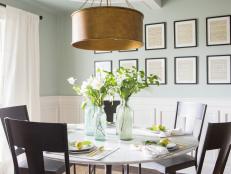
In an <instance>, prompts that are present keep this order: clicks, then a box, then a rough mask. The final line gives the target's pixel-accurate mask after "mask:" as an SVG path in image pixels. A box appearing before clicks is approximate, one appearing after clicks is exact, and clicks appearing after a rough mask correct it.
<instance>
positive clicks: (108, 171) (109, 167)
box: [105, 165, 112, 174]
mask: <svg viewBox="0 0 231 174" xmlns="http://www.w3.org/2000/svg"><path fill="white" fill-rule="evenodd" d="M105 174H112V165H106V166H105Z"/></svg>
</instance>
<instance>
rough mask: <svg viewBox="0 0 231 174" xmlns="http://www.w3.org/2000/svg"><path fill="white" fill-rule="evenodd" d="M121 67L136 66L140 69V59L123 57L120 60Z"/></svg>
mask: <svg viewBox="0 0 231 174" xmlns="http://www.w3.org/2000/svg"><path fill="white" fill-rule="evenodd" d="M119 67H123V68H127V69H131V68H133V67H135V68H136V69H137V70H138V59H123V60H119Z"/></svg>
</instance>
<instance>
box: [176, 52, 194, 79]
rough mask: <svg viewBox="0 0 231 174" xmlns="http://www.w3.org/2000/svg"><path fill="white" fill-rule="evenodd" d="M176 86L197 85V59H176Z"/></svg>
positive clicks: (186, 57)
mask: <svg viewBox="0 0 231 174" xmlns="http://www.w3.org/2000/svg"><path fill="white" fill-rule="evenodd" d="M174 61H175V62H174V63H175V84H197V83H198V79H197V57H196V56H185V57H175V60H174Z"/></svg>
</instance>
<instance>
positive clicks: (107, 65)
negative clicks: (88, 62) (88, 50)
mask: <svg viewBox="0 0 231 174" xmlns="http://www.w3.org/2000/svg"><path fill="white" fill-rule="evenodd" d="M94 66H95V67H94V71H95V72H94V74H95V76H96V77H97V78H103V75H102V73H100V72H97V71H98V70H99V69H100V70H103V71H109V72H112V61H111V60H107V61H95V62H94Z"/></svg>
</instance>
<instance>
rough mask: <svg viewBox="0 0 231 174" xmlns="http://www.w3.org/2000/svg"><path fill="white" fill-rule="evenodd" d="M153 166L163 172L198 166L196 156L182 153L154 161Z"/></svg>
mask: <svg viewBox="0 0 231 174" xmlns="http://www.w3.org/2000/svg"><path fill="white" fill-rule="evenodd" d="M153 165H154V166H153V168H154V169H155V170H157V171H159V172H161V173H168V172H173V171H177V170H181V169H185V168H188V167H192V166H196V161H195V158H193V157H192V156H189V155H180V156H176V157H172V158H167V159H163V160H161V161H158V162H156V163H153Z"/></svg>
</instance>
